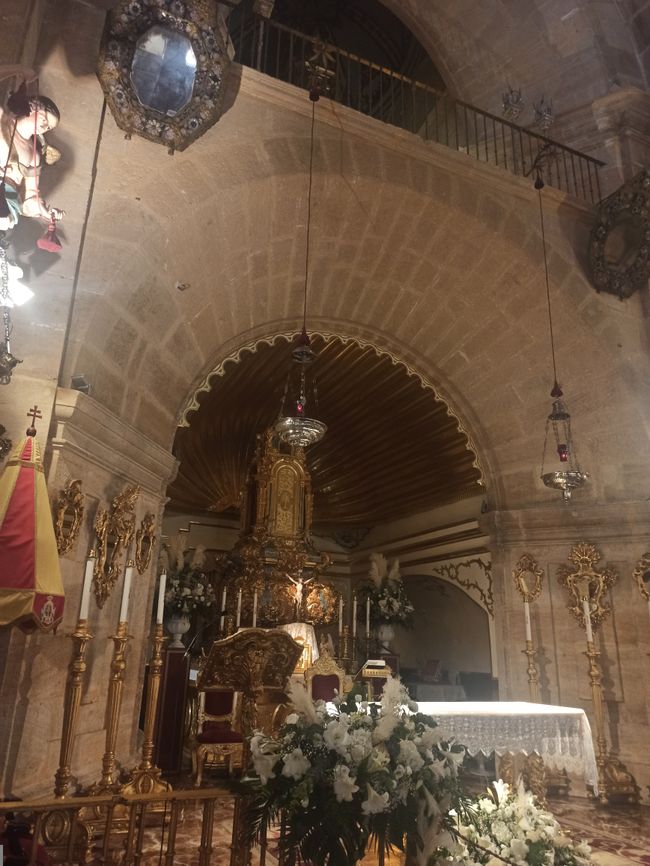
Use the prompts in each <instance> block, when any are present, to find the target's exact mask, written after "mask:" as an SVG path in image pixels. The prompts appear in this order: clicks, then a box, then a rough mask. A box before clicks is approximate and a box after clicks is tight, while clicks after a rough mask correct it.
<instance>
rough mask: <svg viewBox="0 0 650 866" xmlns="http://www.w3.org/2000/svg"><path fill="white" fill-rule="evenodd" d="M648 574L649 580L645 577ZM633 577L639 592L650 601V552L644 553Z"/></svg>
mask: <svg viewBox="0 0 650 866" xmlns="http://www.w3.org/2000/svg"><path fill="white" fill-rule="evenodd" d="M646 575H647V580H646V579H645V577H646ZM632 577H633V578H634V579H635V580H636V583H637V586H638V587H639V592H640V593H641V595H642V596H643V598H644V599H645V600H646V601H650V553H644V554H643V556H642V557H641V559H640V560H639V561H638V562H637V564H636V568H635V569H634V571H633V572H632Z"/></svg>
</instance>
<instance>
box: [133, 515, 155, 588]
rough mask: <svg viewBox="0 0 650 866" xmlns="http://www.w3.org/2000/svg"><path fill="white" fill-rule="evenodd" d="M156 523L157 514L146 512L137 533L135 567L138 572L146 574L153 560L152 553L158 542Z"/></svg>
mask: <svg viewBox="0 0 650 866" xmlns="http://www.w3.org/2000/svg"><path fill="white" fill-rule="evenodd" d="M155 524H156V515H155V514H151V513H148V514H145V516H144V517H143V518H142V521H141V523H140V529H138V531H137V532H136V534H135V567H136V568H137V569H138V574H144V573H145V571H146V570H147V568H148V567H149V563H150V562H151V555H152V553H153V548H154V545H155V543H156V534H155V532H154V529H155Z"/></svg>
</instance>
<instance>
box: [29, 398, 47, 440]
mask: <svg viewBox="0 0 650 866" xmlns="http://www.w3.org/2000/svg"><path fill="white" fill-rule="evenodd" d="M27 417H28V418H31V419H32V423H31V424H30V426H29V427H28V428H27V435H28V436H36V427H35V426H34V423H35V421H36V419H37V418H42V417H43V415H42V414H41V411H40V409H39V408H38V406H37V405H36V403H34V406H33V408H32V409H30V410H29V412H28V413H27Z"/></svg>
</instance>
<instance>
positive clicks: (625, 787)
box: [557, 541, 640, 803]
mask: <svg viewBox="0 0 650 866" xmlns="http://www.w3.org/2000/svg"><path fill="white" fill-rule="evenodd" d="M600 559H601V554H600V552H599V551H598V550H597V548H596V547H595V546H594V545H593V544H589V543H588V542H586V541H581V542H579V543H578V544H575V545H574V546H573V549H572V550H571V554H570V556H569V561H570V562H571V565H569V566H566V565H561V566H559V568H558V570H557V576H558V580H559V582H560V584H561V585H562V586H564V587H566V589H567V591H568V594H569V605H568V607H569V611H570V612H571V613H572V614H573V616H574V617H575V618H576V619H577V621H578V623H579V625H580V627H581V628H583V629H584V630H585V631H586V633H587V651H586V652H585V653H584V655H585V656H586V657H587V659H588V661H589V683H590V686H591V695H592V699H593V704H594V711H593V716H594V721H595V723H596V764H597V767H598V787H599V793H598V796H599V799H600V801H601V802H603V803H604V802H606V801H607V800H617V801H620V800H627V801H628V802H633V803H638V802H639V794H640V789H639V786H638V785H637V783H636V780H635V778H634V776H633V775H632V774H631V773H630V772H629V771H628V769H627V768H626V767H625V764H623V762H622V761H621V760H620V759H619V758H616V757H614V756H613V755H610V754H609V753H608V748H607V737H606V735H605V710H604V707H603V688H602V673H601V670H600V664H599V662H598V658H599V656H600V653H599V652H598V651H597V650H596V648H595V646H594V641H593V635H592V632H595V631H596V629H598V628H599V627H600V625H601V623H602V622H603V621H604V620H605V619H606V618H607V617H608V616H609V614H610V613H611V605H610V604H609V601H608V598H607V593H608V591H609V590H610V589H611V588H612V587H613V586H614V585H615V584H616V582H617V581H618V572H617V571H616V569H615V568H614V567H613V566H610V565H608V566H605V567H603V568H596V564H597V563H598V562H599V561H600Z"/></svg>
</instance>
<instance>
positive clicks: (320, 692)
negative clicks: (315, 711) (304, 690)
mask: <svg viewBox="0 0 650 866" xmlns="http://www.w3.org/2000/svg"><path fill="white" fill-rule="evenodd" d="M340 688H341V681H340V679H339V677H338V676H337V675H336V674H316V675H315V676H314V677H312V681H311V696H312V698H313V700H315V701H331V700H332V699H333V698H334V697H335V695H336V693H337V692H339V691H340Z"/></svg>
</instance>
